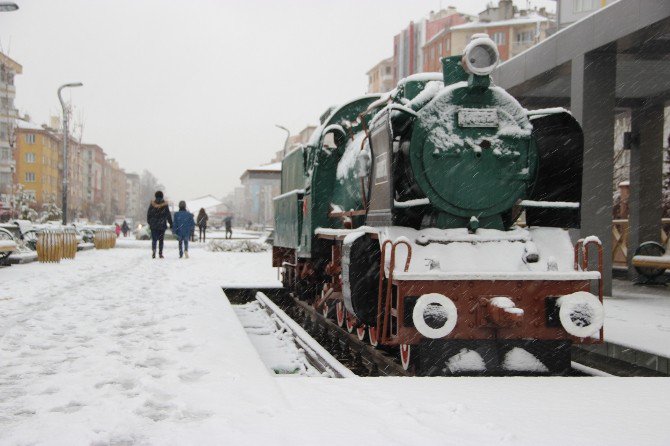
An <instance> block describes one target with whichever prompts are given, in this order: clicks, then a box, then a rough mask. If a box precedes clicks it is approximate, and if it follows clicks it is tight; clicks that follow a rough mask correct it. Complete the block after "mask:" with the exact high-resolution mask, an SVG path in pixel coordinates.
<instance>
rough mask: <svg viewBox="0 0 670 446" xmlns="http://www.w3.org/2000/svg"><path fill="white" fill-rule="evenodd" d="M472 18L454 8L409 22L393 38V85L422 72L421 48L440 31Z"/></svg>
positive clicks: (422, 52)
mask: <svg viewBox="0 0 670 446" xmlns="http://www.w3.org/2000/svg"><path fill="white" fill-rule="evenodd" d="M471 19H472V17H471V16H469V15H467V14H463V13H460V12H458V11H457V10H456V9H455V8H454V7H449V8H447V9H442V10H440V11H438V12H432V11H431V13H430V15H429V16H428V18H427V19H422V20H420V21H418V22H416V23H415V22H410V24H409V26H408V27H407V28H405V29H404V30H402V31H401V32H400V33H399V34H396V35H395V36H394V37H393V85H397V83H398V81H399V80H400V79H403V78H405V77H407V76H409V75H411V74H415V73H418V72H421V71H424V51H423V47H424V45H425V44H426V42H427V41H430V40H431V39H433V37H435V35H437V34H438V33H439V32H440V31H441V30H443V29H445V28H449V27H452V26H455V25H459V24H462V23H466V22H468V21H469V20H471Z"/></svg>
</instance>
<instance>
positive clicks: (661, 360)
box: [586, 279, 670, 375]
mask: <svg viewBox="0 0 670 446" xmlns="http://www.w3.org/2000/svg"><path fill="white" fill-rule="evenodd" d="M613 285H614V286H613V291H612V294H613V296H612V297H606V298H605V302H604V303H605V344H604V345H593V346H588V347H586V349H587V350H590V351H593V352H596V353H599V354H602V355H604V356H608V357H611V358H615V359H621V360H623V361H626V362H629V363H633V364H637V365H639V366H641V367H646V368H649V369H652V370H656V371H658V372H660V373H664V374H666V375H668V374H670V288H667V287H650V286H640V285H635V284H633V283H631V282H628V281H625V280H619V279H614V284H613Z"/></svg>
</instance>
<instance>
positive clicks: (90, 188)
mask: <svg viewBox="0 0 670 446" xmlns="http://www.w3.org/2000/svg"><path fill="white" fill-rule="evenodd" d="M81 148H82V152H83V158H84V173H83V175H84V201H85V205H84V215H86V216H88V218H90V219H91V220H93V221H98V220H100V221H102V217H103V214H104V209H102V206H100V203H102V201H103V193H102V187H103V183H102V173H103V169H104V164H105V151H104V150H103V149H102V147H100V146H98V145H97V144H82V146H81Z"/></svg>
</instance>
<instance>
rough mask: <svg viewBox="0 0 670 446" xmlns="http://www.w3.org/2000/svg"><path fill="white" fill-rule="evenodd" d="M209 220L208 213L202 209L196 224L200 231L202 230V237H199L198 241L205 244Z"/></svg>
mask: <svg viewBox="0 0 670 446" xmlns="http://www.w3.org/2000/svg"><path fill="white" fill-rule="evenodd" d="M207 220H209V217H208V216H207V212H205V208H200V212H198V220H197V221H196V223H197V224H198V229H200V236H199V237H198V241H200V242H204V241H205V233H206V232H207Z"/></svg>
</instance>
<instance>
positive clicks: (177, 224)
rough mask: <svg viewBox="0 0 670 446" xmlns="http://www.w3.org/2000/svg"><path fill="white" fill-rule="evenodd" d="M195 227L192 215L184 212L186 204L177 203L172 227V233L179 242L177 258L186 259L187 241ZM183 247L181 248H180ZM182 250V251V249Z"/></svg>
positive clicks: (182, 202) (183, 202)
mask: <svg viewBox="0 0 670 446" xmlns="http://www.w3.org/2000/svg"><path fill="white" fill-rule="evenodd" d="M194 227H195V221H194V220H193V214H191V213H190V212H189V211H187V210H186V202H185V201H180V202H179V210H178V211H177V212H175V213H174V226H173V229H172V232H173V233H174V235H176V236H177V240H179V258H180V259H181V258H182V257H183V256H185V257H186V258H187V259H188V239H189V238H190V237H191V232H192V231H193V228H194ZM182 245H183V246H182ZM182 248H183V249H182Z"/></svg>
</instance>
